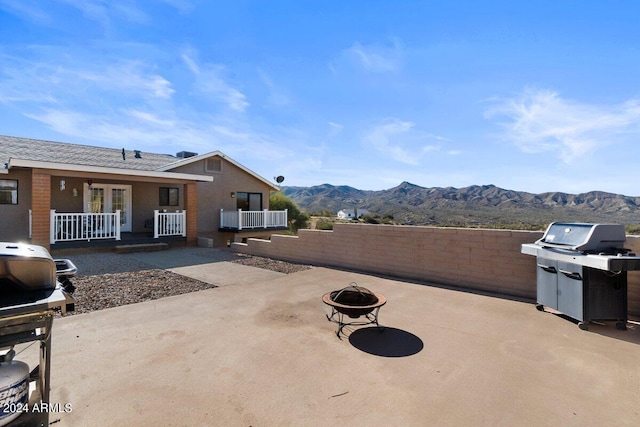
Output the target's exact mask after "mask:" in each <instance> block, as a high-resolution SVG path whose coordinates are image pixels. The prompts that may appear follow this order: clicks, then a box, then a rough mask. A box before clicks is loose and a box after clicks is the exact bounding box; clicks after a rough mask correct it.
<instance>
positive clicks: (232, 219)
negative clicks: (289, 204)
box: [220, 209, 287, 230]
mask: <svg viewBox="0 0 640 427" xmlns="http://www.w3.org/2000/svg"><path fill="white" fill-rule="evenodd" d="M281 227H287V210H286V209H285V210H283V211H270V210H268V209H265V210H262V211H243V210H242V209H238V210H237V211H225V210H224V209H220V228H232V229H236V230H242V229H245V228H253V229H256V228H281Z"/></svg>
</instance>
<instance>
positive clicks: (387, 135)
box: [363, 118, 440, 165]
mask: <svg viewBox="0 0 640 427" xmlns="http://www.w3.org/2000/svg"><path fill="white" fill-rule="evenodd" d="M431 139H435V138H434V136H433V135H429V134H426V133H423V132H420V131H418V130H416V129H415V123H413V122H408V121H403V120H400V119H396V118H391V119H385V120H383V121H381V122H380V123H378V124H376V125H375V126H374V127H373V128H372V129H370V130H369V131H368V132H367V133H366V134H365V135H364V137H363V143H364V144H365V145H366V146H371V147H373V148H374V149H375V150H377V151H378V152H380V153H382V154H384V155H386V156H389V157H390V158H391V159H392V160H395V161H397V162H400V163H404V164H408V165H417V164H419V163H420V161H421V160H422V158H423V157H424V156H425V155H426V154H428V153H430V152H433V151H437V150H439V149H440V147H439V146H437V145H433V144H426V142H427V141H429V140H431Z"/></svg>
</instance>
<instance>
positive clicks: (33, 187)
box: [0, 136, 287, 249]
mask: <svg viewBox="0 0 640 427" xmlns="http://www.w3.org/2000/svg"><path fill="white" fill-rule="evenodd" d="M276 190H277V187H276V186H275V185H274V184H272V183H271V182H269V181H268V180H266V179H265V178H263V177H261V176H259V175H258V174H256V173H254V172H252V171H251V170H249V169H247V168H246V167H244V166H242V165H241V164H240V163H238V162H236V161H235V160H233V159H231V158H229V157H228V156H226V155H225V154H223V153H221V152H220V151H213V152H210V153H207V154H201V155H198V154H196V153H192V152H185V151H182V152H180V153H177V154H176V155H175V156H174V155H168V154H156V153H147V152H142V151H139V150H129V149H125V148H123V149H114V148H104V147H94V146H88V145H79V144H70V143H62V142H51V141H42V140H34V139H27V138H17V137H11V136H0V218H1V219H2V220H1V221H0V241H24V242H30V243H33V244H37V245H42V246H45V247H47V248H50V249H51V248H54V249H55V245H56V244H58V245H59V246H60V244H65V243H67V242H72V241H85V242H95V241H98V240H114V241H118V240H121V239H122V237H123V236H129V235H138V236H147V237H149V238H151V239H162V238H163V237H165V238H166V236H177V238H178V239H180V238H183V239H184V240H185V241H186V243H187V244H197V242H198V239H199V238H206V241H208V242H209V244H212V245H214V246H222V245H224V244H226V243H227V241H234V240H238V239H239V238H241V237H253V236H265V233H269V232H271V231H273V230H274V229H283V228H286V225H287V218H286V215H287V212H286V211H269V210H268V208H269V195H270V192H271V191H276ZM243 233H244V234H243Z"/></svg>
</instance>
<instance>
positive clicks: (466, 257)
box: [233, 224, 640, 315]
mask: <svg viewBox="0 0 640 427" xmlns="http://www.w3.org/2000/svg"><path fill="white" fill-rule="evenodd" d="M541 236H542V232H531V231H514V230H487V229H470V228H438V227H415V226H391V225H372V224H335V225H334V229H333V231H320V230H300V231H299V234H298V236H284V235H272V236H271V240H261V239H248V240H247V243H246V244H241V243H234V244H233V248H234V249H235V250H236V251H238V252H242V253H247V254H252V255H257V256H265V257H270V258H276V259H282V260H288V261H292V262H299V263H305V264H311V265H318V266H329V267H337V268H346V269H353V270H357V271H363V272H369V273H374V274H381V275H389V276H394V277H398V278H405V279H411V280H417V281H424V282H433V283H437V284H443V285H449V286H455V287H461V288H468V289H472V290H480V291H485V292H495V293H499V294H503V295H508V296H514V297H521V298H527V299H531V300H535V298H536V260H535V257H532V256H529V255H523V254H521V253H520V245H522V244H523V243H533V242H535V241H536V240H537V239H539V238H540V237H541ZM628 243H629V245H628V247H630V248H631V249H632V250H634V251H637V253H640V239H634V238H629V240H628ZM636 248H637V249H636ZM338 285H339V284H336V286H338ZM346 285H347V284H345V286H346ZM629 312H630V314H634V315H640V273H636V272H630V273H629Z"/></svg>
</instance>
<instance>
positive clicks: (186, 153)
mask: <svg viewBox="0 0 640 427" xmlns="http://www.w3.org/2000/svg"><path fill="white" fill-rule="evenodd" d="M197 155H198V153H192V152H191V151H181V152H179V153H178V154H176V157H178V158H179V159H186V158H188V157H195V156H197Z"/></svg>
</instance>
